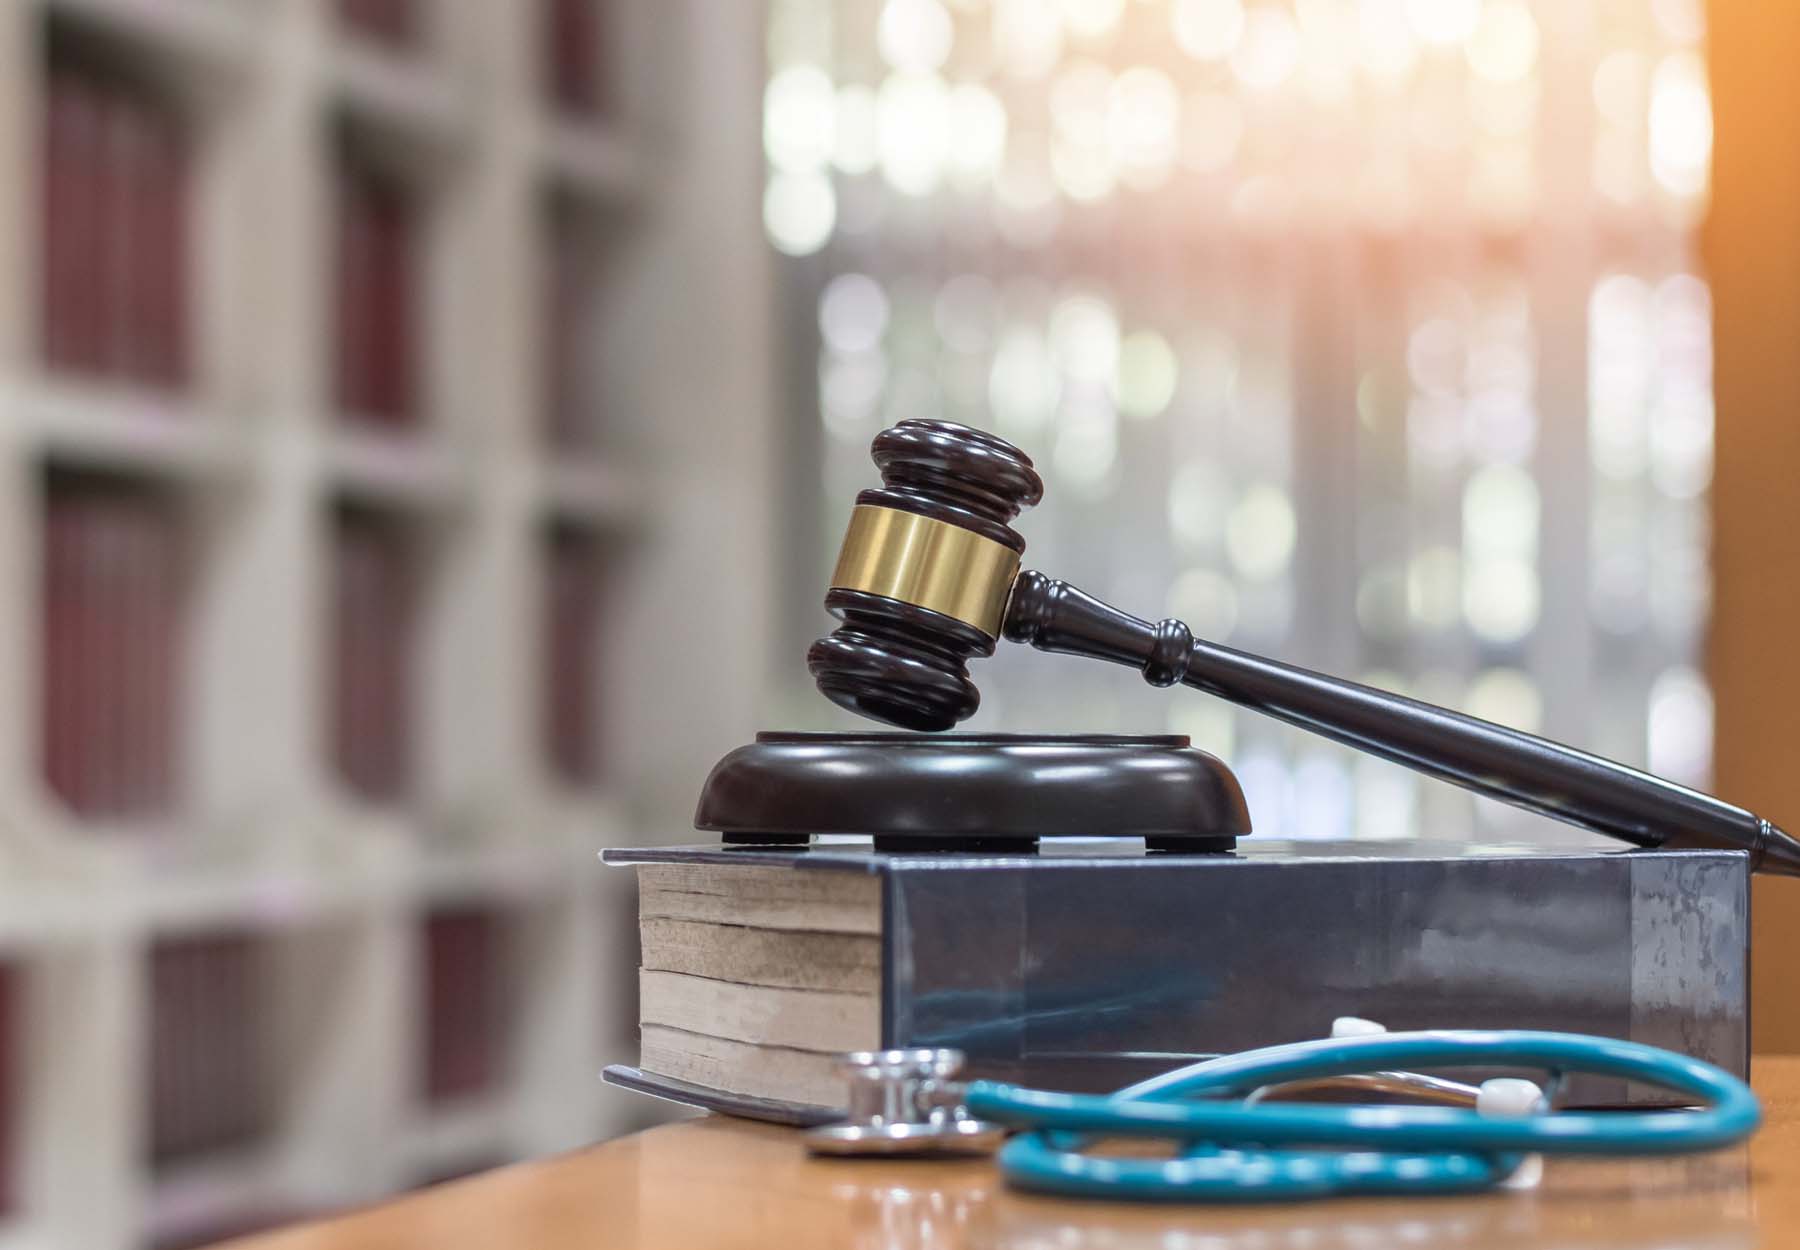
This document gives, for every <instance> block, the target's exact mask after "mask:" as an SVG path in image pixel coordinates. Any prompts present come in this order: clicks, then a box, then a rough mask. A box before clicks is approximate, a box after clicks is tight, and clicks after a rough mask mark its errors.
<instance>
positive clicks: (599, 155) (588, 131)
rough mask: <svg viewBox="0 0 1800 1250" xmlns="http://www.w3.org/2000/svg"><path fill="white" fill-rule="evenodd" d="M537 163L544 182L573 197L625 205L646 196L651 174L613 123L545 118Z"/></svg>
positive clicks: (610, 205)
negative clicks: (543, 174) (542, 172)
mask: <svg viewBox="0 0 1800 1250" xmlns="http://www.w3.org/2000/svg"><path fill="white" fill-rule="evenodd" d="M542 136H543V138H542V148H541V153H540V158H539V159H540V162H541V164H542V167H543V169H544V172H545V175H546V180H547V181H548V183H549V184H550V185H551V186H552V187H555V188H556V189H557V190H559V191H562V192H564V193H566V194H568V195H570V196H572V197H573V198H575V199H576V200H578V201H581V202H585V203H587V204H591V205H595V206H599V207H605V208H630V207H632V206H634V205H637V204H640V203H642V202H644V201H645V200H647V199H649V198H650V194H651V192H650V185H649V184H651V183H653V182H654V178H655V174H654V171H653V170H652V169H649V168H647V163H646V161H645V160H644V157H643V154H642V152H641V151H640V150H639V149H638V147H637V146H636V145H635V144H634V143H633V141H632V140H631V139H630V138H629V137H628V136H627V135H626V133H625V132H624V131H623V129H622V128H621V127H619V126H618V125H617V124H616V123H608V122H597V121H585V120H583V121H577V120H571V119H569V118H565V117H559V116H552V117H549V118H547V119H546V120H545V121H544V124H543V130H542Z"/></svg>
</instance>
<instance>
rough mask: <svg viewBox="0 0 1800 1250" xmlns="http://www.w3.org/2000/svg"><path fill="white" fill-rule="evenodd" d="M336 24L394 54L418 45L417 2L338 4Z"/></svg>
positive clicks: (351, 0) (347, 1)
mask: <svg viewBox="0 0 1800 1250" xmlns="http://www.w3.org/2000/svg"><path fill="white" fill-rule="evenodd" d="M338 20H339V21H340V22H342V23H343V24H344V26H345V27H346V28H348V29H349V30H352V31H354V32H355V33H357V34H359V35H363V36H366V37H368V38H370V39H373V40H375V41H376V42H377V43H380V44H382V45H384V46H386V47H389V48H393V49H396V50H404V49H408V48H412V47H416V46H417V44H418V42H419V6H418V4H417V2H416V0H338Z"/></svg>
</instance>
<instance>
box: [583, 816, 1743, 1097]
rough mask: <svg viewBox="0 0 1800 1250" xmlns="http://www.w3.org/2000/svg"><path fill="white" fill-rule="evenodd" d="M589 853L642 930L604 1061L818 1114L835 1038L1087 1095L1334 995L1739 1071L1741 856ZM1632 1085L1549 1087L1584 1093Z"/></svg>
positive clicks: (1302, 1018) (1294, 1019)
mask: <svg viewBox="0 0 1800 1250" xmlns="http://www.w3.org/2000/svg"><path fill="white" fill-rule="evenodd" d="M603 858H604V859H605V861H606V862H608V863H612V864H627V865H633V866H635V867H636V870H637V874H638V883H639V899H640V904H639V911H640V933H641V939H642V951H643V954H642V967H641V969H640V972H639V985H640V994H641V1002H640V1009H639V1015H640V1023H641V1030H642V1043H641V1044H642V1053H641V1055H640V1058H639V1062H638V1064H637V1066H636V1067H614V1068H609V1069H608V1070H607V1075H608V1079H610V1080H612V1081H614V1082H615V1083H618V1084H624V1085H628V1086H631V1087H634V1088H639V1089H644V1090H647V1091H648V1092H653V1093H657V1094H661V1095H663V1096H666V1097H673V1098H676V1099H678V1100H681V1101H687V1102H691V1103H695V1104H697V1105H704V1106H710V1107H714V1108H716V1109H720V1110H728V1111H733V1112H736V1113H739V1114H748V1115H755V1116H759V1117H762V1118H768V1119H776V1120H784V1121H788V1122H797V1123H805V1122H814V1121H818V1120H822V1119H827V1118H831V1117H832V1116H833V1115H835V1114H837V1108H838V1107H839V1106H841V1102H842V1088H843V1086H842V1079H841V1077H840V1076H839V1075H838V1073H837V1071H836V1060H837V1056H838V1055H839V1054H841V1053H842V1052H845V1051H851V1050H864V1049H873V1048H877V1047H900V1046H909V1047H910V1046H934V1047H936V1046H941V1047H954V1048H956V1049H959V1050H962V1051H963V1052H965V1053H966V1054H967V1056H968V1059H969V1070H970V1071H971V1072H972V1073H973V1074H974V1075H977V1076H984V1077H992V1078H997V1079H1005V1080H1015V1081H1024V1082H1029V1083H1033V1084H1038V1085H1043V1086H1048V1087H1050V1088H1061V1089H1080V1090H1106V1089H1112V1088H1116V1087H1118V1086H1122V1085H1125V1084H1127V1083H1129V1082H1131V1081H1134V1080H1137V1079H1141V1078H1142V1077H1145V1076H1148V1075H1151V1074H1152V1073H1155V1072H1158V1071H1162V1070H1165V1069H1167V1068H1170V1067H1173V1066H1176V1065H1178V1064H1180V1063H1182V1062H1186V1061H1191V1060H1195V1059H1199V1058H1204V1057H1206V1056H1209V1055H1216V1054H1221V1053H1227V1052H1232V1051H1238V1050H1244V1049H1248V1048H1252V1047H1257V1046H1265V1045H1271V1044H1274V1043H1278V1042H1288V1041H1298V1040H1302V1039H1306V1038H1312V1037H1321V1036H1324V1035H1325V1034H1326V1033H1328V1032H1329V1030H1330V1027H1331V1022H1332V1020H1333V1019H1334V1018H1335V1017H1338V1016H1345V1015H1354V1016H1362V1017H1366V1018H1369V1019H1374V1020H1378V1021H1380V1022H1382V1023H1383V1024H1385V1025H1387V1026H1388V1027H1389V1028H1392V1029H1418V1028H1524V1029H1551V1030H1563V1031H1570V1032H1581V1033H1592V1034H1599V1035H1602V1036H1607V1037H1618V1038H1629V1039H1632V1040H1635V1041H1641V1042H1647V1043H1650V1044H1652V1045H1657V1046H1664V1047H1668V1048H1670V1049H1674V1050H1678V1051H1682V1052H1684V1053H1687V1054H1691V1055H1695V1056H1697V1057H1699V1058H1702V1059H1706V1060H1709V1061H1710V1062H1713V1063H1716V1064H1718V1065H1720V1066H1721V1067H1723V1068H1725V1069H1727V1070H1728V1071H1732V1072H1736V1073H1740V1074H1742V1073H1746V1072H1747V1069H1748V1064H1749V1050H1748V1044H1749V1043H1748V1039H1749V1031H1748V1024H1749V978H1748V972H1749V968H1748V949H1749V948H1748V934H1749V929H1748V917H1749V869H1748V862H1747V860H1746V858H1745V856H1744V855H1743V854H1742V853H1740V852H1731V851H1667V852H1657V851H1652V852H1627V851H1594V852H1586V851H1569V850H1554V849H1537V848H1530V847H1483V846H1465V845H1430V844H1422V843H1416V842H1406V843H1399V842H1389V843H1377V842H1355V843H1335V844H1332V843H1305V842H1279V841H1264V840H1261V839H1245V840H1244V841H1243V842H1242V843H1241V844H1240V849H1239V850H1238V851H1237V852H1235V853H1223V854H1198V855H1160V854H1156V853H1151V852H1145V851H1143V850H1140V849H1137V848H1136V847H1135V846H1130V847H1128V848H1127V849H1121V846H1120V844H1119V843H1117V842H1094V843H1087V844H1078V843H1072V842H1059V843H1056V844H1055V846H1054V849H1048V848H1047V849H1045V850H1044V851H1043V852H1042V853H1038V854H1013V855H981V854H954V853H936V854H933V853H897V852H896V853H889V852H881V851H874V850H871V849H868V848H867V847H866V846H856V845H853V844H845V845H815V846H813V847H810V848H799V849H796V848H784V847H762V848H754V847H744V848H719V847H674V848H642V849H618V850H609V851H606V852H605V853H604V855H603ZM1640 1094H1641V1092H1640V1091H1628V1090H1627V1089H1626V1088H1625V1087H1624V1085H1623V1083H1621V1082H1618V1081H1614V1080H1611V1079H1606V1078H1577V1079H1575V1080H1573V1081H1571V1082H1570V1084H1569V1087H1568V1097H1569V1099H1570V1100H1571V1101H1575V1102H1580V1103H1584V1104H1590V1105H1610V1104H1617V1103H1621V1102H1625V1101H1630V1100H1633V1099H1635V1098H1637V1097H1639V1096H1640Z"/></svg>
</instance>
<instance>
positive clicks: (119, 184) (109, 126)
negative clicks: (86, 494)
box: [101, 86, 155, 381]
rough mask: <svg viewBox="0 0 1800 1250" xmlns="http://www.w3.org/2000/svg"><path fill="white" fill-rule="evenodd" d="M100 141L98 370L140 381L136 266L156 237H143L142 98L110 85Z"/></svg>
mask: <svg viewBox="0 0 1800 1250" xmlns="http://www.w3.org/2000/svg"><path fill="white" fill-rule="evenodd" d="M105 101H106V103H105V108H104V118H105V121H104V126H103V132H102V133H103V138H102V143H101V152H102V153H103V157H102V170H103V173H102V177H103V179H104V183H105V188H106V190H105V195H104V197H103V199H102V206H103V209H102V211H103V212H104V214H105V218H104V235H103V236H102V241H101V256H102V258H103V259H102V269H103V272H104V275H105V278H104V281H103V283H102V295H101V307H102V312H103V316H104V319H105V324H104V330H103V334H104V342H103V346H102V371H103V372H104V373H106V374H108V375H110V376H113V377H119V378H130V379H131V380H133V381H140V380H142V378H143V377H144V374H145V372H146V370H145V366H144V357H145V354H146V350H147V348H148V340H147V338H146V336H145V335H144V333H143V327H142V326H141V325H140V324H139V309H140V305H141V304H142V303H143V295H142V294H141V287H142V282H141V281H140V275H139V268H140V266H142V265H143V263H144V261H145V258H146V257H147V255H148V253H149V251H150V249H151V248H152V247H153V246H154V245H155V241H154V240H152V239H150V238H147V237H145V234H144V227H145V225H146V224H147V223H146V221H145V218H146V215H147V214H146V212H145V209H146V204H145V193H146V191H147V189H148V185H149V183H150V182H151V180H152V176H151V170H150V163H151V161H152V159H153V158H152V156H151V153H150V150H149V134H148V130H149V124H148V121H147V119H146V117H145V115H144V107H145V106H144V105H143V103H142V102H141V101H140V100H138V99H137V98H135V97H134V96H133V95H131V94H130V93H128V92H126V91H124V90H122V89H120V88H118V87H116V86H109V88H108V90H107V92H106V96H105Z"/></svg>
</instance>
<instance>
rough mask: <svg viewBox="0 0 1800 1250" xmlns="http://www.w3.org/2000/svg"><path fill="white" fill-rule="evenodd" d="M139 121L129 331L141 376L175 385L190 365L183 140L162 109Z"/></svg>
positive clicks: (184, 378)
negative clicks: (136, 345)
mask: <svg viewBox="0 0 1800 1250" xmlns="http://www.w3.org/2000/svg"><path fill="white" fill-rule="evenodd" d="M144 120H145V124H144V125H143V126H142V138H141V144H142V151H143V157H142V164H141V167H140V170H139V175H140V176H139V183H138V199H137V205H136V210H137V215H138V217H139V218H140V221H141V228H140V230H139V234H138V237H139V238H140V240H141V241H142V242H143V244H144V246H143V247H142V248H141V249H140V251H139V252H138V254H137V256H136V257H135V260H134V273H135V289H136V290H137V292H138V299H137V302H136V306H135V307H134V309H133V312H132V317H131V321H132V332H133V336H134V338H136V339H137V340H138V342H139V344H140V350H141V376H142V377H143V379H144V380H145V381H147V382H149V383H151V384H152V385H155V386H161V387H167V388H176V387H180V386H183V385H185V384H186V383H187V382H188V380H189V369H190V360H189V357H190V350H189V325H190V311H189V310H190V305H191V300H190V298H189V288H190V285H191V274H190V266H191V260H192V257H191V254H190V251H189V246H190V244H189V239H190V229H189V221H188V183H189V168H188V154H187V143H186V138H185V136H184V134H183V133H182V129H181V126H180V123H179V119H178V118H176V117H175V116H173V115H172V114H170V113H168V112H167V111H162V112H160V113H159V114H158V115H155V116H154V117H149V118H146V119H144Z"/></svg>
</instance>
